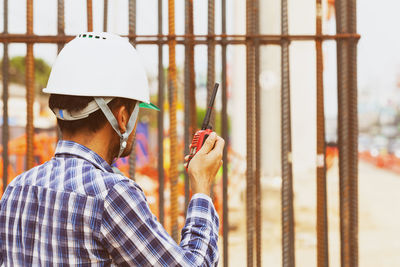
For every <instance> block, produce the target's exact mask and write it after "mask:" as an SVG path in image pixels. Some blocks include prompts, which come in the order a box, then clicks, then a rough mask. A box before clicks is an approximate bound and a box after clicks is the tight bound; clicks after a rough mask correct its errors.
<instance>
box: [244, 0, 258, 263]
mask: <svg viewBox="0 0 400 267" xmlns="http://www.w3.org/2000/svg"><path fill="white" fill-rule="evenodd" d="M253 9H254V0H247V1H246V33H247V34H254V33H255V20H254V19H255V18H254V12H253ZM246 66H247V79H246V87H247V89H246V113H247V123H246V131H247V133H246V136H247V142H246V145H247V148H246V154H247V155H246V166H247V168H246V188H247V189H246V227H247V266H253V264H254V255H255V250H254V240H255V239H254V237H255V234H256V233H255V222H256V221H255V193H256V191H255V126H256V125H255V123H256V122H255V119H256V118H255V49H254V40H248V43H247V46H246Z"/></svg>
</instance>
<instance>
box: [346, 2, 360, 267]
mask: <svg viewBox="0 0 400 267" xmlns="http://www.w3.org/2000/svg"><path fill="white" fill-rule="evenodd" d="M348 9H349V13H348V15H349V21H348V23H349V29H348V30H349V33H356V32H357V1H356V0H348ZM357 42H358V40H356V39H350V40H349V54H350V55H349V72H350V73H349V77H350V79H349V82H350V84H349V116H350V118H349V119H350V126H349V130H350V144H349V145H350V147H349V149H350V151H349V153H350V156H349V157H350V164H351V165H350V175H351V176H350V177H351V180H350V190H351V193H350V194H351V205H350V209H351V213H350V224H351V231H350V240H351V257H352V259H351V266H355V267H357V266H358V111H357V108H358V105H357V102H358V101H357V95H358V94H357V93H358V92H357V90H358V86H357Z"/></svg>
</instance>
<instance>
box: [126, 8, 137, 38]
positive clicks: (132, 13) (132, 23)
mask: <svg viewBox="0 0 400 267" xmlns="http://www.w3.org/2000/svg"><path fill="white" fill-rule="evenodd" d="M128 12H129V14H128V16H129V30H128V32H129V41H130V42H131V44H132V45H133V46H136V38H137V37H136V0H129V7H128Z"/></svg>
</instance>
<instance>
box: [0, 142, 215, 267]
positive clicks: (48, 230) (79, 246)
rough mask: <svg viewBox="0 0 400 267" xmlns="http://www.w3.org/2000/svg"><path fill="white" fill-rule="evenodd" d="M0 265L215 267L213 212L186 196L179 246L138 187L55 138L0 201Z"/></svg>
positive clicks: (206, 202) (200, 198)
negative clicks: (51, 150) (43, 158)
mask: <svg viewBox="0 0 400 267" xmlns="http://www.w3.org/2000/svg"><path fill="white" fill-rule="evenodd" d="M0 207H1V211H0V242H1V243H0V248H1V249H0V263H3V264H5V265H7V266H39V265H40V266H41V265H45V266H49V265H56V266H61V265H63V266H64V265H79V266H112V265H121V266H215V265H217V263H218V248H217V240H218V226H219V221H218V215H217V213H216V211H215V209H214V206H213V204H212V202H211V200H210V198H209V197H208V196H206V195H203V194H196V195H194V196H193V197H192V199H191V201H190V204H189V208H188V213H187V219H186V224H185V226H184V228H183V229H182V241H181V243H180V245H178V244H177V243H175V242H174V240H173V239H172V238H171V237H170V236H169V235H168V233H167V232H166V231H165V229H164V228H163V227H162V226H161V224H160V223H159V222H158V221H157V219H156V217H155V216H154V215H153V214H152V213H151V212H150V209H149V206H148V204H147V201H146V198H145V196H144V194H143V191H142V189H141V188H140V187H139V186H138V185H137V184H136V183H135V182H134V181H132V180H130V179H128V178H126V177H124V176H122V175H119V174H116V173H114V172H113V170H112V168H111V166H110V165H109V164H108V163H107V162H106V161H104V160H103V159H102V158H101V157H100V156H99V155H97V154H96V153H95V152H93V151H91V150H90V149H88V148H86V147H84V146H82V145H79V144H77V143H74V142H70V141H60V142H59V143H58V145H57V149H56V154H55V157H54V158H52V159H51V160H50V161H48V162H46V163H44V164H42V165H40V166H37V167H35V168H33V169H31V170H29V171H27V172H25V173H23V174H21V175H19V176H18V177H16V178H15V179H14V180H13V181H12V182H11V183H10V185H9V186H8V187H7V189H6V192H5V193H4V195H3V197H2V199H1V206H0Z"/></svg>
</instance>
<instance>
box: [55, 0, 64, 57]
mask: <svg viewBox="0 0 400 267" xmlns="http://www.w3.org/2000/svg"><path fill="white" fill-rule="evenodd" d="M64 28H65V19H64V0H57V34H58V35H65V31H64ZM63 47H64V44H62V43H58V44H57V53H60V51H61V49H62V48H63Z"/></svg>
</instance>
